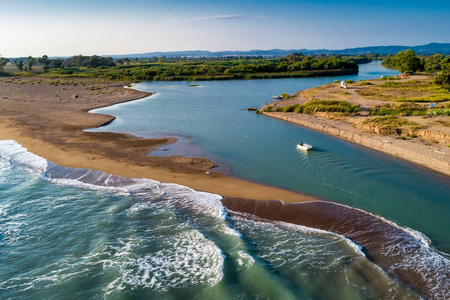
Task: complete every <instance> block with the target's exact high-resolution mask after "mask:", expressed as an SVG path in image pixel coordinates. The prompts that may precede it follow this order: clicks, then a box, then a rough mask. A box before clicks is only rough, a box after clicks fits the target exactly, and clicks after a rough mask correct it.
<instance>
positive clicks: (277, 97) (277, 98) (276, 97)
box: [272, 96, 284, 100]
mask: <svg viewBox="0 0 450 300" xmlns="http://www.w3.org/2000/svg"><path fill="white" fill-rule="evenodd" d="M272 99H273V100H283V99H284V98H283V97H281V96H272Z"/></svg>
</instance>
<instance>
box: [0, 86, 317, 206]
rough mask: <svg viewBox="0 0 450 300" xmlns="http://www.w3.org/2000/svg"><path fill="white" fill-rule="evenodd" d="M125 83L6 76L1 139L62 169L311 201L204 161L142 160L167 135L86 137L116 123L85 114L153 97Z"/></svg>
mask: <svg viewBox="0 0 450 300" xmlns="http://www.w3.org/2000/svg"><path fill="white" fill-rule="evenodd" d="M128 84H129V83H128V82H114V83H111V82H103V81H97V80H92V79H43V78H22V79H11V78H4V79H3V81H0V139H12V140H15V141H17V142H18V143H19V144H21V145H22V146H24V147H25V148H27V149H28V151H30V152H32V153H34V154H36V155H39V156H42V157H44V158H46V159H48V160H50V161H52V162H54V163H56V164H58V165H61V166H66V167H73V168H91V169H95V170H102V171H105V172H107V173H110V174H114V175H121V176H126V177H142V178H149V179H153V180H157V181H161V182H168V183H177V184H181V185H185V186H188V187H190V188H193V189H195V190H199V191H205V192H210V193H216V194H220V195H224V196H229V197H241V198H251V199H280V200H283V201H287V202H299V201H309V200H316V199H317V198H314V197H311V196H307V195H302V194H299V193H295V192H292V191H288V190H284V189H280V188H275V187H269V186H265V185H261V184H256V183H253V182H249V181H245V180H241V179H238V178H234V177H230V176H226V175H224V174H222V173H219V172H214V171H213V170H214V169H212V170H211V168H213V167H214V166H215V164H214V163H212V162H210V161H208V160H206V159H203V158H186V157H181V156H172V157H154V156H147V154H148V153H149V152H151V151H152V150H153V149H154V148H155V147H158V146H162V145H165V144H168V143H172V142H174V141H175V139H173V138H159V139H142V138H136V137H134V136H131V135H126V134H117V133H102V132H84V131H83V130H84V129H86V128H94V127H98V126H101V125H103V124H105V123H108V122H111V121H112V120H113V119H114V117H112V116H107V115H101V114H92V113H88V111H90V110H92V109H94V108H98V107H104V106H109V105H113V104H116V103H121V102H126V101H131V100H135V99H140V98H143V97H147V96H149V95H151V94H150V93H146V92H141V91H137V90H133V89H125V88H123V86H125V85H128ZM209 171H211V173H210V174H206V173H207V172H209Z"/></svg>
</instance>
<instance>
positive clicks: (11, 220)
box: [0, 141, 418, 299]
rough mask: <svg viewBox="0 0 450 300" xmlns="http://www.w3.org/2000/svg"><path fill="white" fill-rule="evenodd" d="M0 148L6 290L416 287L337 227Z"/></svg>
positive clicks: (204, 293)
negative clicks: (258, 213) (231, 206)
mask: <svg viewBox="0 0 450 300" xmlns="http://www.w3.org/2000/svg"><path fill="white" fill-rule="evenodd" d="M0 153H1V154H2V157H0V191H1V195H2V198H1V200H0V234H1V235H0V257H1V261H0V270H1V272H0V298H1V299H80V298H83V299H92V298H95V299H99V298H104V299H124V298H125V299H128V298H130V299H149V298H152V299H155V298H157V299H186V298H189V299H256V298H268V299H379V298H391V299H394V298H405V299H418V296H417V295H416V294H415V293H414V292H413V291H411V290H409V289H407V288H406V287H404V286H403V285H401V284H399V283H398V282H396V281H395V280H392V279H391V278H389V277H388V276H386V274H385V273H384V272H383V271H382V270H381V269H380V268H379V267H377V266H376V265H374V264H373V263H371V262H370V261H369V260H368V259H366V258H365V256H364V254H363V253H362V252H361V251H360V250H359V247H358V246H356V245H355V244H354V243H352V242H351V241H349V240H347V239H345V238H344V237H342V236H339V235H336V234H332V233H329V232H325V231H321V230H314V229H311V228H307V227H302V226H297V225H292V224H285V223H282V222H278V223H267V222H261V221H260V220H258V219H251V218H250V219H249V218H248V217H247V216H241V215H239V214H236V215H234V216H232V217H231V216H229V215H227V214H226V213H225V210H224V208H223V206H222V205H221V202H220V199H221V198H220V196H218V195H214V194H208V193H201V192H196V191H193V190H191V189H189V188H186V187H183V186H178V185H174V184H166V183H158V182H155V181H152V180H144V179H129V178H121V177H118V176H111V175H108V174H106V173H102V172H95V171H90V170H74V169H69V168H62V167H59V166H57V165H54V164H52V163H51V162H47V161H45V160H44V159H41V158H39V157H37V156H35V155H33V154H31V153H28V152H26V151H25V149H23V148H21V147H20V146H19V145H17V144H16V143H15V142H13V141H0ZM100 178H101V179H100ZM361 268H364V269H365V270H371V271H370V273H371V274H373V276H374V277H375V278H378V280H376V281H375V282H370V281H367V279H365V278H364V277H363V276H361V271H360V270H361Z"/></svg>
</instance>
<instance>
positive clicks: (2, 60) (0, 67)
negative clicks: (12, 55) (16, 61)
mask: <svg viewBox="0 0 450 300" xmlns="http://www.w3.org/2000/svg"><path fill="white" fill-rule="evenodd" d="M8 62H9V59H7V58H4V57H2V56H1V55H0V71H3V67H4V66H5V65H6V64H7V63H8Z"/></svg>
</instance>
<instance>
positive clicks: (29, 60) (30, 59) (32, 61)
mask: <svg viewBox="0 0 450 300" xmlns="http://www.w3.org/2000/svg"><path fill="white" fill-rule="evenodd" d="M35 63H36V58H34V57H32V56H31V55H30V56H28V57H27V66H28V68H27V70H28V71H30V72H31V70H32V69H33V66H34V64H35Z"/></svg>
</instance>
